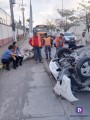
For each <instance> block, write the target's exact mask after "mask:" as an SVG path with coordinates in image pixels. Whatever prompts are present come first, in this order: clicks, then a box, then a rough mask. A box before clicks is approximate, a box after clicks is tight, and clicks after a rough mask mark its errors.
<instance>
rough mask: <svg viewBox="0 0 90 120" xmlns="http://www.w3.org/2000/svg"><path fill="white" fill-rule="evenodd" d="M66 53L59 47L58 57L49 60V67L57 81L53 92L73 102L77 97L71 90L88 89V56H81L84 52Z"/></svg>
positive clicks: (89, 81) (89, 65)
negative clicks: (78, 53)
mask: <svg viewBox="0 0 90 120" xmlns="http://www.w3.org/2000/svg"><path fill="white" fill-rule="evenodd" d="M66 49H67V48H66ZM62 51H64V52H62ZM61 53H63V54H61ZM68 53H69V54H66V53H65V49H61V50H60V51H59V54H58V55H57V56H58V57H57V58H54V59H52V60H51V61H50V64H49V68H50V71H51V73H52V75H53V77H54V78H55V79H56V81H57V83H56V85H55V87H54V92H55V93H56V94H57V95H59V96H60V95H61V96H63V97H64V98H66V99H67V100H68V101H70V102H74V101H77V100H78V99H77V98H76V97H75V96H74V94H73V91H79V92H81V91H82V92H83V91H90V57H87V56H86V57H83V55H85V54H80V55H77V54H76V53H71V52H68Z"/></svg>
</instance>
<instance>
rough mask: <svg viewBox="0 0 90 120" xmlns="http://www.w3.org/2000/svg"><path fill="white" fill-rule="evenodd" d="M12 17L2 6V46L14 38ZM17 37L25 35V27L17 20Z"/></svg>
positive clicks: (0, 29) (0, 24) (0, 13)
mask: <svg viewBox="0 0 90 120" xmlns="http://www.w3.org/2000/svg"><path fill="white" fill-rule="evenodd" d="M11 24H12V23H11V17H10V15H9V14H7V13H6V12H5V11H4V10H2V9H1V8H0V46H3V45H5V44H7V43H8V42H10V41H11V40H12V36H13V34H12V27H11ZM15 27H16V35H17V37H19V36H22V35H23V27H22V25H21V24H19V23H18V22H17V21H15Z"/></svg>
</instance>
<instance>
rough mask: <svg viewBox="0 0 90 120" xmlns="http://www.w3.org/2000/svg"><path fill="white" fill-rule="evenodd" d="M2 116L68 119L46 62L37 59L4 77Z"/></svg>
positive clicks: (1, 119) (0, 101)
mask: <svg viewBox="0 0 90 120" xmlns="http://www.w3.org/2000/svg"><path fill="white" fill-rule="evenodd" d="M0 120H68V119H67V115H65V111H64V110H63V107H62V105H61V103H60V102H59V101H58V99H57V97H56V96H55V94H54V93H53V86H52V83H51V81H50V78H49V76H48V74H47V72H46V69H45V66H44V64H42V63H39V64H37V65H36V64H35V61H34V60H33V59H31V60H28V61H25V62H24V63H23V66H22V67H19V68H18V69H17V70H13V69H12V70H11V71H10V72H8V71H4V72H3V74H2V76H1V81H0Z"/></svg>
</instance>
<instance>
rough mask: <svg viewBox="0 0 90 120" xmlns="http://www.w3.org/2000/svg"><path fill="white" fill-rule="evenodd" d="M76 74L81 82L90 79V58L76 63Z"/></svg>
mask: <svg viewBox="0 0 90 120" xmlns="http://www.w3.org/2000/svg"><path fill="white" fill-rule="evenodd" d="M76 73H77V74H78V76H79V77H80V78H81V81H83V80H85V79H88V78H90V58H88V57H85V58H82V59H80V60H79V61H78V62H77V63H76Z"/></svg>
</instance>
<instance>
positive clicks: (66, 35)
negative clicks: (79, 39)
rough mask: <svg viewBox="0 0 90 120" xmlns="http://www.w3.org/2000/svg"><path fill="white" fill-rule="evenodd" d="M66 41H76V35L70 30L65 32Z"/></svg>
mask: <svg viewBox="0 0 90 120" xmlns="http://www.w3.org/2000/svg"><path fill="white" fill-rule="evenodd" d="M63 34H64V40H65V43H69V42H70V41H71V40H73V41H76V37H75V36H74V35H73V34H72V33H70V32H64V33H63Z"/></svg>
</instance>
